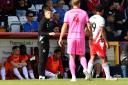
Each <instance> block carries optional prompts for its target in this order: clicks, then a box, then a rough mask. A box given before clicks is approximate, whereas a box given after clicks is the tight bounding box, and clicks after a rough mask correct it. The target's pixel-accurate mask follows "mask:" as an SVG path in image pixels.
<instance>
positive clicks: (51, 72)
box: [45, 49, 64, 79]
mask: <svg viewBox="0 0 128 85" xmlns="http://www.w3.org/2000/svg"><path fill="white" fill-rule="evenodd" d="M63 72H64V71H63V66H62V60H61V50H60V49H55V50H54V54H53V55H50V56H49V57H48V59H47V61H46V70H45V75H46V76H47V77H49V78H52V79H55V78H57V76H59V75H61V76H63Z"/></svg>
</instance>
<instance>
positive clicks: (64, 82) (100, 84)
mask: <svg viewBox="0 0 128 85" xmlns="http://www.w3.org/2000/svg"><path fill="white" fill-rule="evenodd" d="M0 85H128V78H120V79H118V80H116V81H110V80H108V81H106V80H105V79H103V78H99V79H93V80H91V81H89V80H84V79H77V81H76V82H70V79H56V80H0Z"/></svg>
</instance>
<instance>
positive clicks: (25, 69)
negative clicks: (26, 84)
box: [22, 66, 29, 79]
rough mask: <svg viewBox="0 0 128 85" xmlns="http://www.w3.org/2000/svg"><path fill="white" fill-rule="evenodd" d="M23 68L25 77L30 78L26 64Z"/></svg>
mask: <svg viewBox="0 0 128 85" xmlns="http://www.w3.org/2000/svg"><path fill="white" fill-rule="evenodd" d="M22 70H23V74H24V77H25V78H26V79H29V77H28V70H27V68H26V66H24V67H23V68H22Z"/></svg>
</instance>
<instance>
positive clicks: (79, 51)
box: [67, 38, 85, 55]
mask: <svg viewBox="0 0 128 85" xmlns="http://www.w3.org/2000/svg"><path fill="white" fill-rule="evenodd" d="M67 53H68V54H74V55H85V39H84V38H80V39H71V38H68V39H67Z"/></svg>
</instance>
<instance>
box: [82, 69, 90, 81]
mask: <svg viewBox="0 0 128 85" xmlns="http://www.w3.org/2000/svg"><path fill="white" fill-rule="evenodd" d="M83 73H84V75H85V76H86V77H85V80H91V75H89V73H88V72H87V71H86V70H83Z"/></svg>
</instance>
